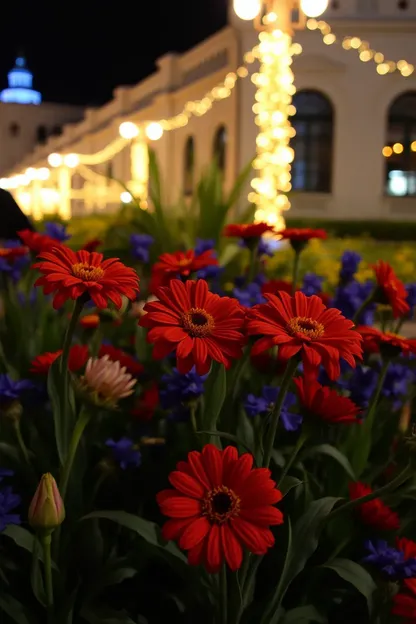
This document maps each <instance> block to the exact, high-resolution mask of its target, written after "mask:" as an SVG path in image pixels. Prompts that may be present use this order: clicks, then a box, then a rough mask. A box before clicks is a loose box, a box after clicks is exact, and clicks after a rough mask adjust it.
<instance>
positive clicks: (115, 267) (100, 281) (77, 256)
mask: <svg viewBox="0 0 416 624" xmlns="http://www.w3.org/2000/svg"><path fill="white" fill-rule="evenodd" d="M39 257H40V258H43V260H45V262H38V263H37V264H34V265H33V267H32V268H34V269H38V270H39V271H40V272H41V273H43V276H42V277H40V278H39V279H38V280H37V281H36V282H35V286H43V292H44V293H45V295H49V294H50V293H52V292H55V293H56V294H55V297H54V300H53V307H54V308H55V309H58V308H60V307H61V306H62V305H63V304H64V303H65V301H67V299H78V298H79V297H81V296H82V295H83V294H84V293H86V294H88V295H89V296H90V297H91V299H92V300H93V301H94V303H95V305H96V306H97V307H98V308H106V307H107V305H108V300H110V301H112V302H113V303H114V305H115V306H117V307H118V308H121V306H122V303H123V302H122V299H121V295H124V296H126V297H127V298H128V299H131V300H132V301H134V300H135V299H136V297H137V292H138V290H139V278H138V276H137V274H136V272H135V271H134V270H133V269H131V268H129V267H126V266H124V264H122V263H121V262H120V260H118V258H110V259H109V260H103V255H102V254H99V253H96V252H95V251H93V252H89V251H82V250H81V251H72V249H69V248H68V247H65V246H64V245H61V246H60V247H57V248H56V249H54V250H53V251H52V252H51V251H44V252H43V253H41V254H40V256H39Z"/></svg>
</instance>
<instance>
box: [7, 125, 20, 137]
mask: <svg viewBox="0 0 416 624" xmlns="http://www.w3.org/2000/svg"><path fill="white" fill-rule="evenodd" d="M9 133H10V136H12V137H18V136H19V134H20V126H19V124H17V123H16V122H15V121H12V123H11V124H10V126H9Z"/></svg>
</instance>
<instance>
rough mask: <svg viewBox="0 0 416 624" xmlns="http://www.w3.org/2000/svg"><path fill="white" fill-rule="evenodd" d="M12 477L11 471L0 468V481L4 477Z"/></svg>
mask: <svg viewBox="0 0 416 624" xmlns="http://www.w3.org/2000/svg"><path fill="white" fill-rule="evenodd" d="M13 475H14V472H13V470H9V469H8V468H0V481H3V479H4V477H12V476H13Z"/></svg>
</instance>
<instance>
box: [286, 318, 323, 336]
mask: <svg viewBox="0 0 416 624" xmlns="http://www.w3.org/2000/svg"><path fill="white" fill-rule="evenodd" d="M287 330H288V332H289V334H291V335H292V336H297V337H298V338H303V337H305V336H306V337H308V338H309V339H310V340H316V339H317V338H320V337H321V336H322V335H323V334H324V333H325V327H324V326H323V325H322V323H318V321H315V320H314V319H311V318H307V317H305V316H295V317H294V318H292V319H290V321H289V323H288V324H287Z"/></svg>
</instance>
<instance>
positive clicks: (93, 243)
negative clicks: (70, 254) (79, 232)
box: [82, 238, 103, 251]
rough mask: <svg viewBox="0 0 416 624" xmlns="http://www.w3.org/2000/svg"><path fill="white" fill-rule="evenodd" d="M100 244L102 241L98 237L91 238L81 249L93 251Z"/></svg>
mask: <svg viewBox="0 0 416 624" xmlns="http://www.w3.org/2000/svg"><path fill="white" fill-rule="evenodd" d="M102 244H103V241H102V240H100V239H99V238H92V239H91V240H89V241H87V242H86V243H85V245H83V246H82V249H83V250H84V251H95V250H96V249H97V247H100V245H102Z"/></svg>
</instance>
